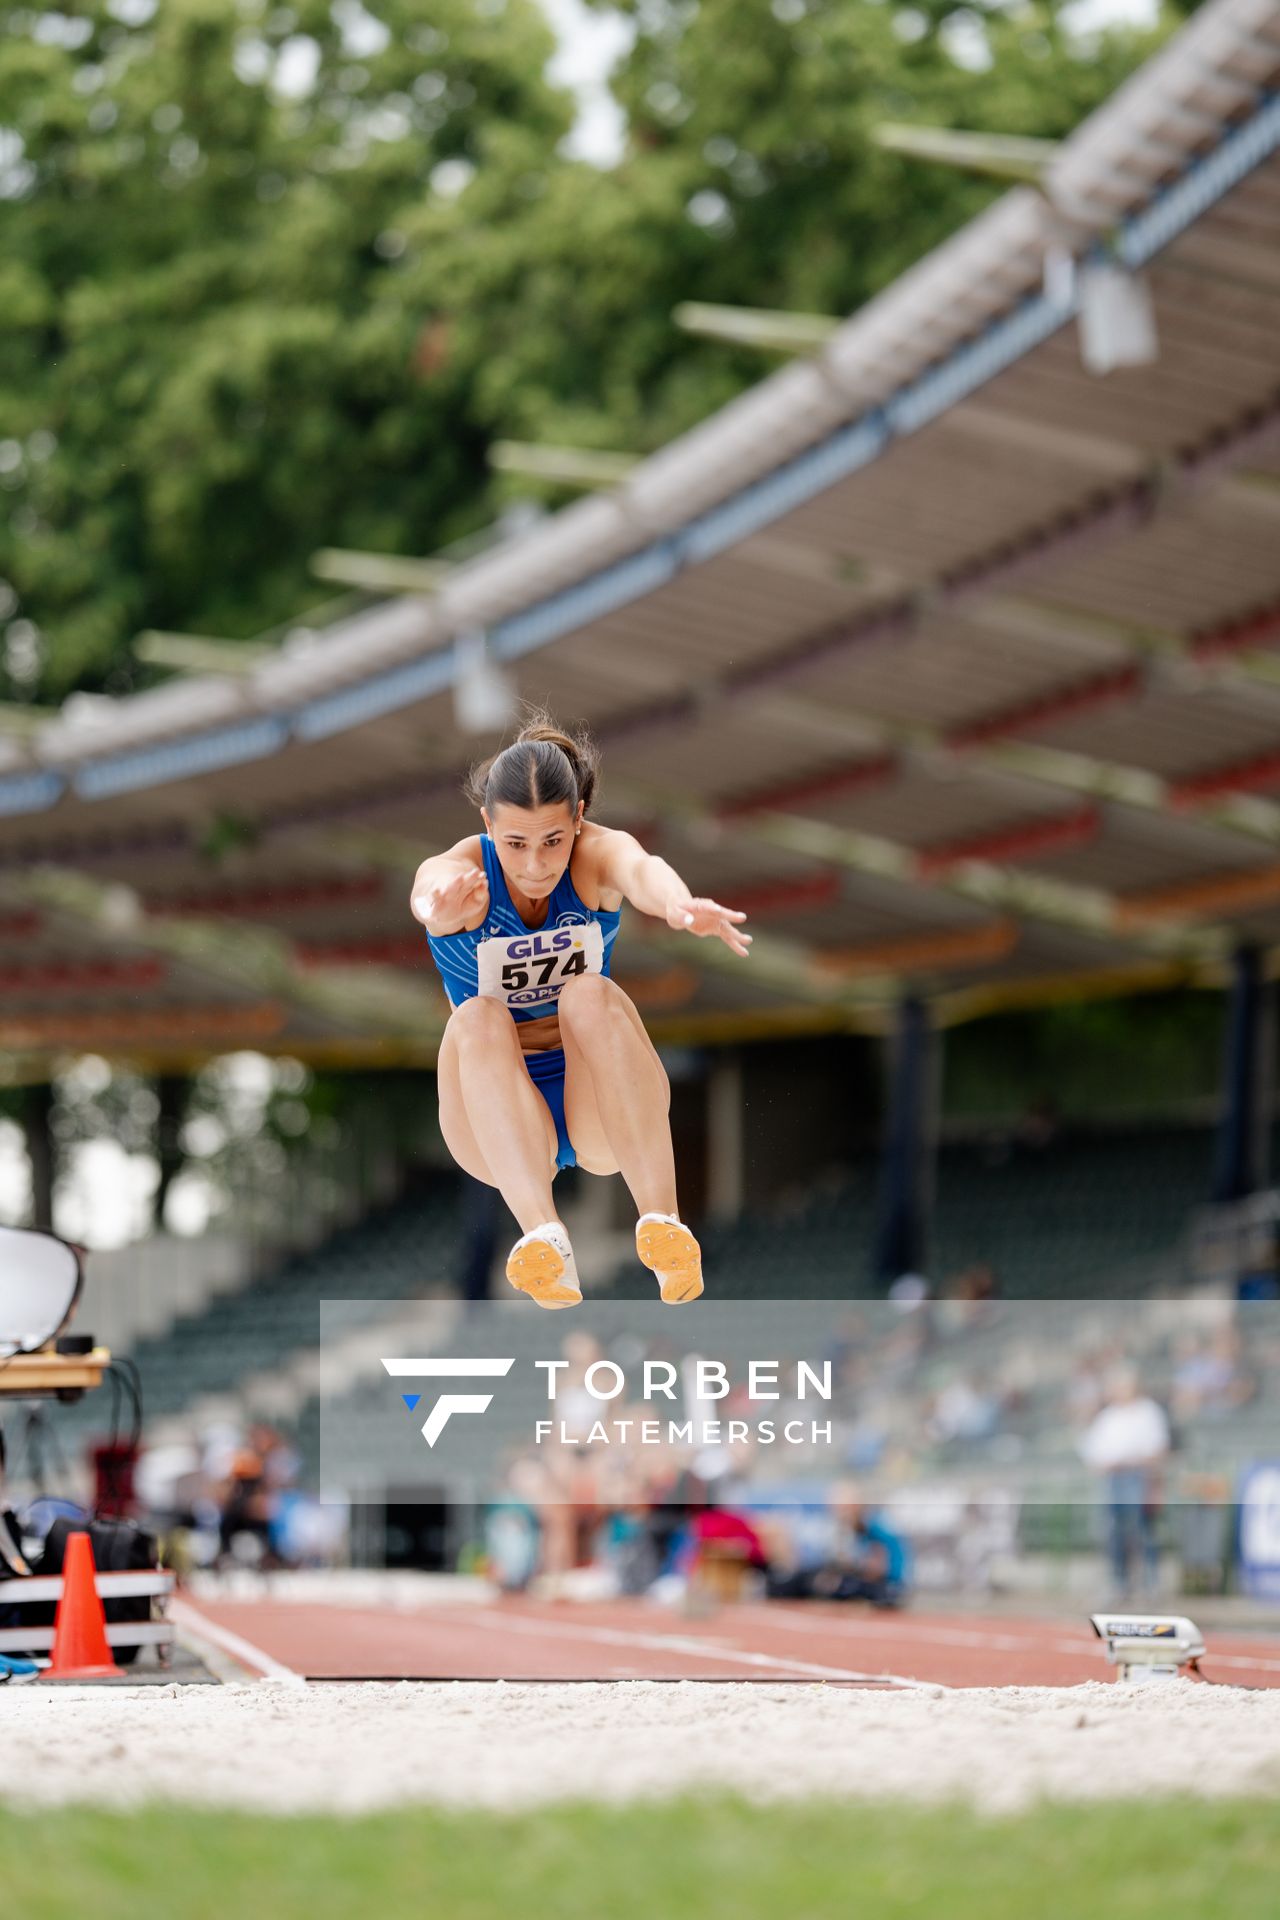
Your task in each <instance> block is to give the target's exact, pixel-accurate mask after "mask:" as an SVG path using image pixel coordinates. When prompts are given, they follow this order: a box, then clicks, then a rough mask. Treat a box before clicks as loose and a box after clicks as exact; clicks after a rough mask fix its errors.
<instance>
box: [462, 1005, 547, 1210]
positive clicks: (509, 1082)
mask: <svg viewBox="0 0 1280 1920" xmlns="http://www.w3.org/2000/svg"><path fill="white" fill-rule="evenodd" d="M436 1078H437V1081H438V1084H439V1089H440V1131H441V1132H442V1133H443V1135H444V1140H445V1145H446V1146H447V1147H448V1149H449V1151H450V1153H451V1154H452V1155H453V1157H454V1159H455V1160H456V1161H457V1163H458V1165H459V1166H460V1167H461V1168H462V1169H463V1170H464V1172H466V1173H469V1174H470V1175H471V1176H472V1178H473V1179H476V1180H483V1181H484V1183H485V1185H486V1186H490V1187H496V1188H497V1189H498V1191H499V1193H500V1194H501V1195H502V1197H503V1199H504V1200H505V1201H506V1203H507V1205H508V1206H509V1207H510V1209H511V1211H512V1213H513V1214H514V1215H515V1217H516V1219H517V1220H518V1221H519V1222H520V1231H521V1233H531V1232H532V1231H533V1229H534V1228H535V1227H540V1226H543V1225H545V1224H546V1222H547V1221H549V1220H557V1219H559V1215H558V1214H557V1212H556V1207H555V1201H554V1200H553V1199H552V1197H551V1180H552V1175H553V1172H554V1168H555V1159H556V1129H555V1122H554V1121H553V1120H552V1118H551V1115H550V1113H549V1111H548V1109H547V1104H546V1102H545V1100H543V1098H542V1096H541V1094H540V1093H539V1092H538V1091H537V1089H536V1087H535V1086H534V1084H533V1082H532V1080H531V1079H530V1078H529V1070H528V1068H527V1067H526V1066H525V1063H524V1055H523V1054H522V1053H521V1051H520V1042H519V1041H518V1039H517V1038H516V1027H515V1021H514V1020H513V1019H512V1018H511V1015H510V1014H509V1013H508V1012H507V1009H506V1008H505V1007H504V1006H501V1005H500V1004H499V1002H498V1001H496V1000H485V999H482V998H480V997H479V996H477V997H476V998H475V999H472V1000H464V1001H463V1003H462V1005H461V1006H460V1007H458V1008H457V1009H456V1010H455V1011H454V1013H453V1014H452V1015H451V1016H450V1020H449V1024H448V1026H447V1027H446V1028H445V1031H444V1039H443V1040H442V1041H441V1043H440V1060H439V1065H438V1067H437V1070H436Z"/></svg>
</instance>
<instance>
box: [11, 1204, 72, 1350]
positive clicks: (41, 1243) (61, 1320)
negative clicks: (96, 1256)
mask: <svg viewBox="0 0 1280 1920" xmlns="http://www.w3.org/2000/svg"><path fill="white" fill-rule="evenodd" d="M83 1284H84V1275H83V1272H82V1269H81V1266H80V1255H79V1252H78V1250H77V1249H76V1248H75V1247H73V1246H69V1245H68V1243H67V1242H66V1241H65V1240H59V1239H58V1238H57V1236H56V1235H55V1234H52V1233H35V1232H30V1231H28V1230H27V1229H26V1228H23V1227H0V1358H3V1359H10V1358H12V1356H13V1355H14V1354H15V1353H36V1352H38V1351H39V1349H40V1348H41V1347H45V1346H48V1344H49V1342H50V1341H51V1340H53V1339H55V1338H56V1337H57V1335H58V1334H60V1333H61V1332H62V1330H63V1328H64V1327H65V1326H66V1324H67V1322H68V1321H69V1320H70V1318H71V1316H72V1314H73V1313H74V1312H75V1308H76V1302H77V1301H78V1300H79V1298H80V1289H81V1287H82V1286H83Z"/></svg>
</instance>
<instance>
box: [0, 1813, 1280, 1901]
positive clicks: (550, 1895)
mask: <svg viewBox="0 0 1280 1920" xmlns="http://www.w3.org/2000/svg"><path fill="white" fill-rule="evenodd" d="M0 1859H3V1862H4V1866H3V1869H2V1870H0V1909H2V1910H3V1912H4V1913H5V1914H6V1915H9V1914H12V1915H13V1916H15V1920H16V1917H17V1916H19V1915H21V1916H22V1920H145V1916H148V1915H156V1916H163V1917H164V1920H257V1916H259V1915H262V1916H268V1915H269V1916H271V1920H294V1916H296V1917H297V1920H350V1916H353V1915H359V1916H361V1920H363V1917H364V1916H366V1915H368V1916H373V1915H378V1916H386V1917H387V1920H392V1916H395V1917H396V1920H399V1916H401V1915H423V1916H427V1915H431V1916H435V1915H439V1916H442V1920H443V1917H447V1920H497V1917H498V1916H501V1920H544V1916H545V1920H686V1917H687V1920H755V1917H756V1916H759V1920H820V1917H822V1916H826V1915H831V1916H833V1917H834V1916H837V1915H838V1916H840V1920H899V1916H901V1920H907V1917H908V1916H911V1917H912V1920H921V1916H925V1917H926V1920H934V1917H935V1916H936V1920H998V1917H1000V1916H1005V1915H1008V1916H1010V1920H1014V1917H1015V1916H1016V1920H1081V1917H1082V1916H1085V1915H1089V1916H1106V1920H1148V1916H1149V1917H1150V1920H1184V1917H1185V1920H1214V1917H1215V1916H1218V1915H1221V1916H1223V1920H1227V1916H1230V1920H1275V1916H1276V1915H1277V1914H1280V1806H1277V1805H1274V1804H1268V1803H1266V1802H1260V1801H1248V1802H1243V1801H1232V1802H1228V1801H1219V1802H1208V1801H1192V1800H1186V1799H1182V1800H1170V1801H1169V1802H1167V1803H1166V1804H1163V1805H1160V1804H1155V1805H1152V1804H1144V1803H1140V1802H1130V1803H1127V1804H1125V1803H1119V1802H1117V1803H1111V1804H1106V1805H1101V1806H1096V1807H1094V1806H1079V1807H1061V1806H1057V1807H1041V1808H1038V1809H1036V1810H1035V1811H1033V1812H1030V1813H1027V1814H1022V1815H1018V1816H1017V1817H1008V1818H1000V1819H983V1818H980V1817H978V1816H977V1815H975V1814H973V1813H971V1812H969V1811H967V1810H966V1809H962V1808H958V1807H946V1808H941V1809H922V1808H911V1807H903V1806H901V1805H891V1806H876V1805H868V1804H865V1803H859V1804H856V1805H851V1804H840V1805H836V1804H833V1803H831V1802H829V1801H828V1802H822V1803H811V1804H808V1805H800V1806H782V1807H770V1808H760V1807H755V1806H749V1805H747V1804H746V1803H744V1802H742V1801H739V1800H735V1799H730V1798H725V1797H715V1798H707V1799H688V1798H685V1799H682V1800H680V1801H677V1802H673V1803H671V1804H668V1805H653V1804H649V1805H631V1806H627V1807H619V1808H609V1807H600V1806H595V1805H590V1806H588V1805H574V1806H560V1807H556V1808H553V1809H550V1810H548V1811H546V1812H543V1813H539V1814H520V1815H518V1816H504V1815H486V1814H482V1813H473V1812H468V1813H459V1814H451V1813H441V1812H438V1811H427V1810H424V1809H413V1810H409V1811H401V1812H397V1813H391V1814H379V1815H377V1816H374V1817H368V1818H361V1819H351V1820H343V1819H338V1818H331V1817H329V1818H317V1817H307V1818H290V1819H272V1818H269V1817H257V1816H253V1815H245V1814H233V1813H223V1812H216V1811H213V1812H210V1811H203V1810H199V1811H197V1810H193V1809H191V1808H186V1807H167V1806H165V1807H160V1806H152V1807H149V1808H146V1809H143V1810H142V1811H140V1812H136V1813H127V1814H124V1813H120V1814H117V1813H109V1812H102V1811H98V1810H93V1809H85V1808H77V1809H67V1810H59V1811H57V1812H53V1813H45V1812H40V1813H31V1814H24V1813H14V1812H8V1811H0Z"/></svg>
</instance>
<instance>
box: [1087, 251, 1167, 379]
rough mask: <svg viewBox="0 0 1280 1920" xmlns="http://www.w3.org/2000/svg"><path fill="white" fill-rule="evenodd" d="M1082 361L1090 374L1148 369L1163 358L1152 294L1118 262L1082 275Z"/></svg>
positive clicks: (1091, 265) (1095, 264)
mask: <svg viewBox="0 0 1280 1920" xmlns="http://www.w3.org/2000/svg"><path fill="white" fill-rule="evenodd" d="M1077 286H1078V290H1079V296H1080V357H1081V359H1082V360H1083V361H1084V364H1085V367H1086V368H1087V370H1088V371H1089V372H1090V373H1110V372H1111V371H1112V369H1113V368H1115V367H1149V366H1152V365H1153V364H1154V363H1155V361H1157V360H1158V359H1159V358H1160V343H1159V341H1158V339H1157V337H1156V319H1155V310H1154V308H1153V307H1152V304H1151V290H1150V288H1149V287H1148V285H1147V283H1146V281H1145V280H1144V279H1143V278H1142V277H1141V275H1140V274H1136V273H1129V272H1128V271H1127V270H1126V269H1125V268H1124V267H1122V266H1119V265H1118V264H1116V263H1115V262H1113V261H1085V262H1083V263H1082V264H1081V266H1080V268H1079V269H1078V280H1077Z"/></svg>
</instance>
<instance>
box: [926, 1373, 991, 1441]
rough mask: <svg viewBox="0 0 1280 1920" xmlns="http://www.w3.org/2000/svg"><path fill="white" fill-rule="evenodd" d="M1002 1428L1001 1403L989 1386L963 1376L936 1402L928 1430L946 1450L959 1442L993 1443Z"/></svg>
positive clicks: (956, 1379)
mask: <svg viewBox="0 0 1280 1920" xmlns="http://www.w3.org/2000/svg"><path fill="white" fill-rule="evenodd" d="M999 1425H1000V1402H999V1401H998V1400H997V1399H996V1397H995V1395H994V1394H993V1393H992V1392H991V1391H990V1390H989V1388H988V1387H987V1385H986V1383H985V1382H984V1381H981V1380H976V1379H974V1380H971V1379H969V1378H967V1377H966V1376H965V1375H964V1374H959V1375H957V1377H956V1378H955V1379H954V1380H950V1381H948V1383H947V1385H946V1386H945V1387H943V1389H942V1390H941V1392H940V1393H939V1394H938V1396H937V1398H936V1399H935V1400H934V1403H933V1408H932V1410H931V1412H930V1414H929V1417H928V1421H927V1423H926V1431H927V1432H928V1435H929V1438H930V1439H931V1440H932V1441H934V1442H935V1443H936V1444H937V1445H939V1446H944V1447H945V1446H947V1445H948V1444H949V1443H950V1442H952V1441H955V1440H959V1441H969V1440H989V1439H990V1438H991V1436H992V1434H993V1433H995V1432H996V1430H997V1429H998V1427H999Z"/></svg>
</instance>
